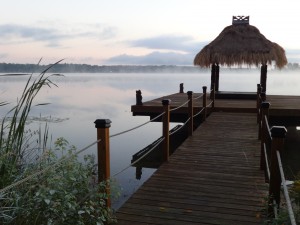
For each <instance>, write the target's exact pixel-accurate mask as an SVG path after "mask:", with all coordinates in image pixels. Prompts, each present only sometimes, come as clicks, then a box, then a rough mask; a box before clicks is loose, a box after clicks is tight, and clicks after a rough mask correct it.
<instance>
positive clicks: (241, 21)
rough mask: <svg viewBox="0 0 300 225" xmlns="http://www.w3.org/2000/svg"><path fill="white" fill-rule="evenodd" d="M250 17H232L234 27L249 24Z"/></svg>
mask: <svg viewBox="0 0 300 225" xmlns="http://www.w3.org/2000/svg"><path fill="white" fill-rule="evenodd" d="M249 20H250V16H232V25H237V24H249Z"/></svg>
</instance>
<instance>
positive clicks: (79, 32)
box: [0, 0, 300, 65]
mask: <svg viewBox="0 0 300 225" xmlns="http://www.w3.org/2000/svg"><path fill="white" fill-rule="evenodd" d="M299 13H300V1H299V0H286V1H283V0H273V1H272V0H249V1H245V0H244V1H240V0H227V1H226V0H106V1H104V0H85V1H79V0H51V1H50V0H39V1H38V0H24V1H23V0H9V1H8V0H1V7H0V15H1V20H0V62H6V63H33V64H34V63H37V62H38V61H39V59H40V58H43V63H44V64H48V63H53V62H55V61H57V60H60V59H65V60H64V62H65V63H82V64H83V63H86V64H93V65H111V64H138V65H146V64H155V65H161V64H163V65H192V63H193V59H194V56H195V54H196V53H197V52H199V51H200V50H201V49H202V47H203V46H204V45H206V44H208V43H209V42H210V41H212V40H213V39H214V38H215V37H216V36H217V35H219V33H220V32H221V31H222V30H223V28H224V27H226V26H228V25H231V23H232V16H233V15H244V16H248V15H249V16H250V24H251V25H253V26H256V27H257V28H258V29H259V30H260V32H261V33H262V34H264V35H265V36H266V38H268V39H269V40H271V41H273V42H276V43H278V44H279V45H281V46H282V47H283V48H284V49H285V50H286V54H287V58H288V61H289V62H300V16H299Z"/></svg>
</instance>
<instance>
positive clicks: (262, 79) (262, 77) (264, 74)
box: [260, 64, 268, 93]
mask: <svg viewBox="0 0 300 225" xmlns="http://www.w3.org/2000/svg"><path fill="white" fill-rule="evenodd" d="M267 72H268V66H267V65H266V64H264V65H262V66H261V68H260V84H261V86H262V91H263V92H265V93H266V92H267Z"/></svg>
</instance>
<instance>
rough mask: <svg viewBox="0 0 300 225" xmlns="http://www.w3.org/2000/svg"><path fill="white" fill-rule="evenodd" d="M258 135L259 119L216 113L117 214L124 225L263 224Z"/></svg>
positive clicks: (263, 186)
mask: <svg viewBox="0 0 300 225" xmlns="http://www.w3.org/2000/svg"><path fill="white" fill-rule="evenodd" d="M254 106H255V104H254ZM257 131H258V128H257V123H256V114H255V113H232V112H213V113H212V114H211V115H210V116H209V117H208V118H207V119H206V121H205V122H204V123H203V124H201V126H200V127H198V128H197V129H196V130H195V132H194V134H193V136H191V137H189V138H188V139H187V140H186V141H185V142H184V143H183V144H182V145H181V146H180V147H179V148H178V149H177V150H176V152H175V153H174V154H173V155H172V156H171V157H170V160H169V162H166V163H163V164H162V165H161V166H160V167H159V168H158V170H157V171H156V172H155V173H154V174H153V176H152V177H151V178H150V179H149V180H148V181H146V182H145V183H144V185H143V186H142V187H141V188H140V189H139V190H137V192H136V193H135V194H134V195H133V196H132V197H131V198H130V199H129V200H128V201H127V202H126V203H125V204H124V205H123V206H122V207H121V208H120V209H119V210H118V211H117V218H118V224H120V225H124V224H128V225H135V224H139V225H146V224H149V225H150V224H162V225H168V224H172V225H176V224H180V225H189V224H218V225H220V224H229V225H235V224H241V225H243V224H262V215H263V213H262V211H263V209H264V198H265V197H266V196H267V186H266V184H265V182H264V175H263V172H262V171H261V170H260V169H259V161H260V160H259V154H260V141H258V137H257V136H258V134H257V133H258V132H257Z"/></svg>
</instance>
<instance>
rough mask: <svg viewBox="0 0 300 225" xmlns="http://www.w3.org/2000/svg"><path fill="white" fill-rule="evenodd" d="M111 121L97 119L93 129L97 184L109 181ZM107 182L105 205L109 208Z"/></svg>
mask: <svg viewBox="0 0 300 225" xmlns="http://www.w3.org/2000/svg"><path fill="white" fill-rule="evenodd" d="M110 124H111V121H110V120H109V119H97V120H96V121H95V127H96V128H97V140H100V141H99V142H98V144H97V148H98V151H97V153H98V154H97V155H98V182H101V181H108V180H109V179H110V155H109V154H110V153H109V151H110V150H109V128H110ZM109 185H110V184H109V182H108V184H107V185H106V193H107V196H108V198H107V200H106V205H107V206H108V207H111V200H110V187H109Z"/></svg>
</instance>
